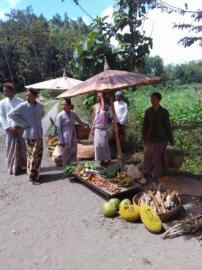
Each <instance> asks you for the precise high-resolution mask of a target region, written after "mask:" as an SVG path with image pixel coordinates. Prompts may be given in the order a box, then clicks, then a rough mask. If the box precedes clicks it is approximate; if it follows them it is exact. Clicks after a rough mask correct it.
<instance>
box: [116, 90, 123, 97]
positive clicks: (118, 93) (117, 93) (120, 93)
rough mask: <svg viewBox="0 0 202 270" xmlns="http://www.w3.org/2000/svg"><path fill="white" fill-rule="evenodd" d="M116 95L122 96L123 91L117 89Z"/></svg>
mask: <svg viewBox="0 0 202 270" xmlns="http://www.w3.org/2000/svg"><path fill="white" fill-rule="evenodd" d="M115 96H116V97H122V96H123V91H121V90H120V91H117V92H116V93H115Z"/></svg>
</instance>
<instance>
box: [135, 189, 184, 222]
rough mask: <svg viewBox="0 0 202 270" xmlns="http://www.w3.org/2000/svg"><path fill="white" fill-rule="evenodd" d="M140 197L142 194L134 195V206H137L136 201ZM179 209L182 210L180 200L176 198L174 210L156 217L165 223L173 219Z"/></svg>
mask: <svg viewBox="0 0 202 270" xmlns="http://www.w3.org/2000/svg"><path fill="white" fill-rule="evenodd" d="M141 195H142V192H140V193H138V194H136V195H135V196H134V197H133V203H134V204H138V200H139V198H140V196H141ZM181 209H182V202H181V200H180V198H178V205H177V206H176V207H175V208H173V209H172V210H168V211H167V212H166V213H157V215H158V216H159V218H160V220H161V221H166V220H169V219H171V218H172V217H174V216H175V215H176V214H178V213H179V212H180V210H181Z"/></svg>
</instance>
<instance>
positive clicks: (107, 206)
mask: <svg viewBox="0 0 202 270" xmlns="http://www.w3.org/2000/svg"><path fill="white" fill-rule="evenodd" d="M101 213H102V214H103V215H104V216H105V217H115V216H116V214H117V208H116V205H115V204H114V203H109V202H106V203H104V205H103V206H102V209H101Z"/></svg>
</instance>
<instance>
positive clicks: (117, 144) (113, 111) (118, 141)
mask: <svg viewBox="0 0 202 270" xmlns="http://www.w3.org/2000/svg"><path fill="white" fill-rule="evenodd" d="M109 100H110V104H111V109H112V116H113V125H114V131H115V138H116V146H117V150H118V156H117V158H118V161H119V162H120V163H121V164H122V162H123V160H122V151H121V143H120V138H119V130H118V126H117V122H116V112H115V109H114V100H113V94H112V93H110V94H109Z"/></svg>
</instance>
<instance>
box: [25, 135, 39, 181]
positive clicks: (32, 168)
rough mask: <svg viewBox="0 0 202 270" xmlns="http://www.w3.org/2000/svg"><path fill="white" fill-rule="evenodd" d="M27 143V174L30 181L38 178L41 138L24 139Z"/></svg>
mask: <svg viewBox="0 0 202 270" xmlns="http://www.w3.org/2000/svg"><path fill="white" fill-rule="evenodd" d="M26 145H27V174H28V177H29V180H30V181H36V180H38V178H39V170H40V166H41V161H42V156H43V139H42V138H38V139H36V140H26Z"/></svg>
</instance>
